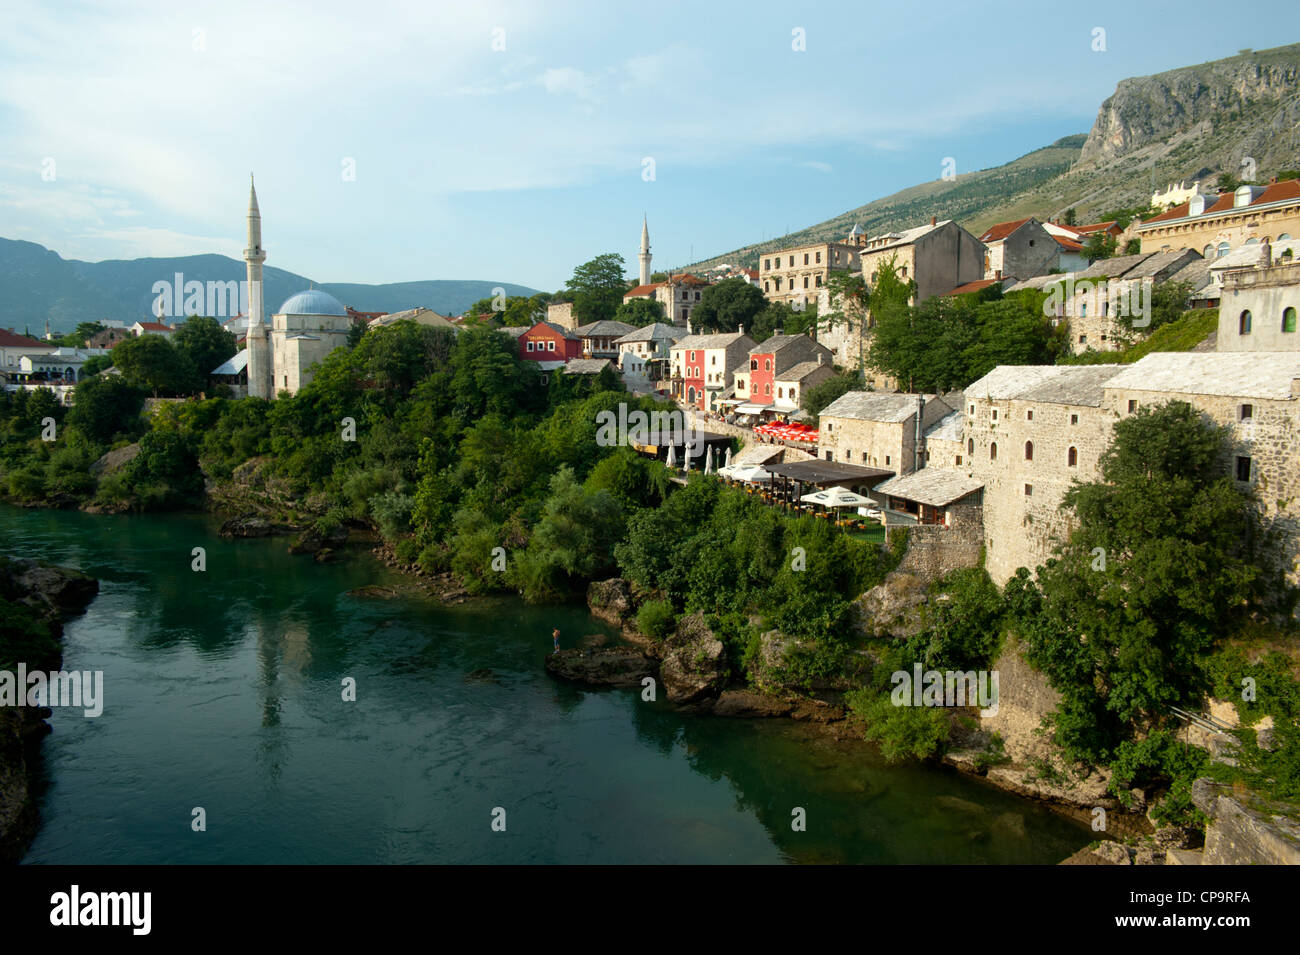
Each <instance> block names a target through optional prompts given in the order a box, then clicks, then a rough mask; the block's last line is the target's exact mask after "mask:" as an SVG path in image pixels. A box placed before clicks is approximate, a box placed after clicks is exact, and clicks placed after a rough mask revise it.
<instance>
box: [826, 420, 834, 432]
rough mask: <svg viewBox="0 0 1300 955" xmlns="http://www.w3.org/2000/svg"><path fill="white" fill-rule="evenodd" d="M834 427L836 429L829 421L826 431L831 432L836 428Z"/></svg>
mask: <svg viewBox="0 0 1300 955" xmlns="http://www.w3.org/2000/svg"><path fill="white" fill-rule="evenodd" d="M834 427H835V425H834V424H833V423H832V422H830V421H827V422H826V430H827V431H830V430H831V429H832V428H834Z"/></svg>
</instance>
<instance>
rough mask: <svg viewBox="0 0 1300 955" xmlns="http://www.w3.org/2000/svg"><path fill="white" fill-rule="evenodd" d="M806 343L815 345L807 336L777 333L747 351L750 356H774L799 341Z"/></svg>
mask: <svg viewBox="0 0 1300 955" xmlns="http://www.w3.org/2000/svg"><path fill="white" fill-rule="evenodd" d="M800 339H803V341H805V342H807V343H808V344H809V345H813V344H816V343H815V342H814V341H813V340H812V339H811V338H809V337H808V336H807V335H787V334H785V333H784V332H777V333H776V334H775V335H773V336H772V337H771V338H768V339H765V340H764V341H761V342H759V343H758V344H757V345H755V346H754V347H753V348H751V349H750V350H749V353H750V354H751V355H774V354H776V353H777V352H779V351H783V350H784V349H786V348H789V347H790V346H791V345H795V344H798V342H799V340H800Z"/></svg>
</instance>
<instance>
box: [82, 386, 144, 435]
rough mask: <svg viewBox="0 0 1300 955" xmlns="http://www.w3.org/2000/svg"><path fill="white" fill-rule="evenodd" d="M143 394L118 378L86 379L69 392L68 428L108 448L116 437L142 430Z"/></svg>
mask: <svg viewBox="0 0 1300 955" xmlns="http://www.w3.org/2000/svg"><path fill="white" fill-rule="evenodd" d="M143 406H144V392H143V391H141V390H140V389H139V388H137V387H135V386H134V385H131V384H129V383H127V382H126V381H123V380H122V378H121V377H120V376H118V375H103V376H96V377H93V378H86V379H84V380H82V382H81V383H80V384H78V385H77V388H76V391H75V392H73V402H72V407H71V408H70V409H69V410H68V424H69V426H71V427H75V428H76V429H77V430H78V431H80V432H81V433H82V434H84V435H85V436H86V437H87V438H89V439H90V440H91V441H94V442H96V443H98V444H111V443H112V441H113V438H114V437H116V436H117V435H119V434H126V435H128V436H131V437H134V436H135V435H136V434H137V433H138V432H139V431H140V430H141V427H142V422H141V421H140V409H141V408H142V407H143Z"/></svg>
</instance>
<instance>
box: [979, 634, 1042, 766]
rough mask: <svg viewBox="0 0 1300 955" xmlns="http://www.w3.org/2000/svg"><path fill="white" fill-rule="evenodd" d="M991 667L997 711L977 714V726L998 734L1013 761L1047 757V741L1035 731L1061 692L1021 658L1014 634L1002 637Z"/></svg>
mask: <svg viewBox="0 0 1300 955" xmlns="http://www.w3.org/2000/svg"><path fill="white" fill-rule="evenodd" d="M993 669H994V670H995V671H996V672H997V674H998V711H997V713H996V714H994V715H991V716H983V715H981V716H980V729H982V730H985V731H987V732H989V733H998V734H1000V735H1001V736H1002V742H1003V746H1004V748H1005V750H1006V754H1007V755H1008V756H1009V757H1011V760H1012V762H1014V763H1025V762H1027V761H1029V760H1030V759H1035V758H1038V759H1043V758H1047V757H1049V756H1051V755H1052V746H1051V743H1050V742H1049V741H1048V739H1047V736H1046V735H1045V734H1043V733H1040V732H1038V730H1039V728H1040V727H1041V726H1042V722H1043V717H1045V716H1047V715H1048V714H1049V713H1051V712H1052V711H1053V710H1055V709H1056V707H1057V704H1058V703H1060V701H1061V695H1060V694H1059V693H1057V692H1056V690H1054V689H1052V686H1051V684H1050V683H1048V681H1047V677H1046V675H1044V674H1043V673H1040V672H1039V671H1038V670H1035V669H1034V668H1033V667H1031V666H1030V665H1029V664H1028V663H1027V662H1026V661H1025V658H1024V657H1023V656H1022V648H1021V645H1020V642H1019V641H1018V640H1017V639H1016V638H1015V637H1014V636H1010V635H1008V637H1007V638H1006V641H1005V642H1004V644H1003V647H1002V652H1001V653H1000V654H999V655H998V658H997V660H996V661H995V662H994V664H993Z"/></svg>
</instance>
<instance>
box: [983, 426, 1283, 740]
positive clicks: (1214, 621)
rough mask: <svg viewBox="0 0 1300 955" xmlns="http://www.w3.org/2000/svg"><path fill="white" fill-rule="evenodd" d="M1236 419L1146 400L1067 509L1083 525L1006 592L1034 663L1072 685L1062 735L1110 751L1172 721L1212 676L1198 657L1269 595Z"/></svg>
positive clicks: (1062, 712)
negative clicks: (1242, 475) (1216, 420)
mask: <svg viewBox="0 0 1300 955" xmlns="http://www.w3.org/2000/svg"><path fill="white" fill-rule="evenodd" d="M1227 457H1228V445H1227V435H1226V429H1223V428H1220V427H1218V426H1215V425H1213V424H1210V423H1208V422H1206V421H1205V420H1204V419H1202V417H1201V416H1200V414H1199V413H1198V412H1197V411H1196V410H1195V409H1194V408H1193V407H1192V406H1191V405H1189V404H1187V403H1185V402H1181V401H1174V402H1169V403H1168V404H1164V405H1160V406H1157V407H1155V408H1143V409H1141V410H1139V411H1138V412H1137V413H1136V414H1134V415H1131V416H1129V417H1126V418H1123V419H1121V420H1120V421H1119V422H1117V423H1116V425H1115V431H1114V438H1113V440H1112V442H1111V445H1110V447H1109V448H1108V449H1107V451H1106V452H1105V453H1104V454H1103V456H1102V459H1101V480H1099V481H1095V482H1091V483H1088V484H1081V485H1076V486H1075V487H1074V488H1073V489H1072V490H1071V491H1070V492H1068V493H1067V495H1066V497H1065V503H1064V506H1065V507H1066V508H1069V509H1071V510H1073V511H1074V513H1075V515H1076V518H1077V520H1078V526H1077V528H1076V530H1075V531H1074V532H1073V533H1072V534H1071V535H1070V538H1069V540H1068V541H1067V542H1066V543H1065V544H1064V545H1062V547H1061V548H1060V550H1059V554H1058V556H1057V557H1055V558H1053V559H1051V560H1049V561H1048V562H1047V564H1046V565H1045V566H1044V567H1042V568H1041V569H1040V570H1039V574H1038V584H1037V585H1035V583H1034V582H1033V581H1032V580H1031V579H1030V578H1029V576H1028V572H1027V571H1025V570H1024V569H1021V570H1020V571H1019V572H1018V574H1017V576H1016V577H1015V578H1013V580H1012V581H1011V582H1010V583H1009V584H1008V586H1007V591H1006V593H1007V598H1008V601H1009V603H1010V604H1011V606H1012V607H1013V608H1014V614H1015V616H1016V617H1017V618H1018V619H1019V620H1020V624H1019V625H1020V627H1021V629H1022V630H1023V631H1024V634H1025V637H1026V640H1027V648H1028V656H1029V659H1030V661H1031V662H1032V663H1033V664H1034V665H1035V666H1037V667H1038V668H1039V669H1041V670H1043V671H1044V672H1045V673H1046V674H1047V676H1048V678H1049V680H1050V681H1051V683H1052V685H1053V686H1054V687H1055V688H1056V689H1057V690H1058V691H1059V692H1060V693H1061V703H1060V706H1059V707H1058V710H1057V712H1056V714H1054V716H1053V725H1054V728H1055V735H1056V740H1057V742H1058V743H1060V744H1061V745H1062V746H1063V747H1064V748H1065V751H1066V753H1067V754H1068V755H1069V756H1070V757H1071V758H1074V759H1082V760H1087V761H1091V762H1106V761H1107V760H1109V759H1111V758H1112V757H1114V755H1115V754H1116V753H1117V751H1118V748H1119V747H1120V746H1121V744H1124V743H1125V742H1128V741H1131V740H1133V739H1134V738H1135V737H1136V735H1138V734H1140V733H1145V732H1147V731H1149V730H1151V729H1154V728H1158V727H1160V726H1162V725H1165V724H1167V723H1168V722H1170V715H1169V707H1170V706H1194V705H1195V704H1196V703H1197V702H1198V701H1199V699H1200V696H1201V694H1202V693H1203V692H1204V691H1205V689H1206V687H1207V678H1206V676H1205V675H1204V673H1203V670H1202V668H1201V667H1200V666H1199V664H1198V659H1199V658H1200V657H1202V656H1203V655H1204V654H1205V653H1206V652H1207V651H1208V650H1210V649H1211V647H1212V646H1213V645H1214V643H1215V641H1216V639H1217V638H1218V637H1219V636H1220V635H1222V634H1226V633H1230V632H1232V631H1233V630H1234V628H1235V627H1236V626H1238V625H1239V624H1240V623H1241V621H1243V620H1244V619H1245V618H1246V617H1247V616H1248V615H1249V614H1250V613H1251V612H1252V610H1253V609H1254V608H1256V607H1257V606H1258V602H1259V599H1260V596H1261V594H1260V581H1261V575H1262V573H1263V571H1262V570H1261V563H1262V560H1261V559H1262V557H1263V555H1262V554H1261V553H1260V552H1259V549H1260V542H1261V541H1262V540H1263V535H1262V534H1261V532H1260V530H1259V527H1258V518H1257V514H1256V512H1255V510H1254V507H1253V504H1252V501H1251V500H1250V498H1249V496H1248V495H1247V494H1246V493H1244V492H1243V491H1242V490H1241V489H1240V488H1239V487H1238V486H1237V485H1236V483H1235V482H1234V481H1233V480H1232V478H1231V477H1230V476H1228V475H1226V474H1224V468H1223V462H1224V461H1225V460H1226V459H1227Z"/></svg>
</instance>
